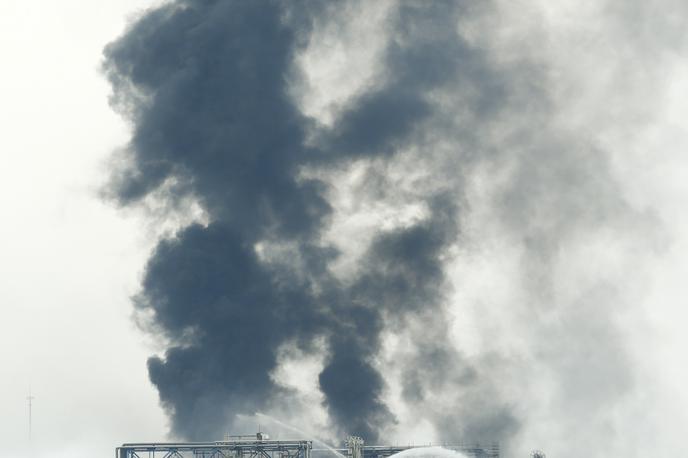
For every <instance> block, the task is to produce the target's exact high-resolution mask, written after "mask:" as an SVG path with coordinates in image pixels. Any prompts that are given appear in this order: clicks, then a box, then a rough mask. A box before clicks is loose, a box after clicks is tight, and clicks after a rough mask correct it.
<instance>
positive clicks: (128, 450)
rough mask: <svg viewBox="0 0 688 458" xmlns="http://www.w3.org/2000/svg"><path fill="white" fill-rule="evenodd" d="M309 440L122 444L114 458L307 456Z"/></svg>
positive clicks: (290, 457)
mask: <svg viewBox="0 0 688 458" xmlns="http://www.w3.org/2000/svg"><path fill="white" fill-rule="evenodd" d="M312 448H313V445H312V442H311V441H269V440H253V441H245V440H239V441H220V442H186V443H137V444H124V445H122V446H121V447H117V449H116V450H115V458H311V449H312Z"/></svg>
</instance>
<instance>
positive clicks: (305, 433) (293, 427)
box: [255, 412, 347, 458]
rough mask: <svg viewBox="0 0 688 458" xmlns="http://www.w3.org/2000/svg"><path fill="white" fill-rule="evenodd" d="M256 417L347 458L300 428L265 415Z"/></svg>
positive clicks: (259, 414)
mask: <svg viewBox="0 0 688 458" xmlns="http://www.w3.org/2000/svg"><path fill="white" fill-rule="evenodd" d="M255 415H256V416H257V417H262V418H265V419H267V420H269V421H271V422H273V423H275V424H278V425H280V426H282V427H284V428H286V429H290V430H292V431H294V432H296V433H299V434H301V435H302V436H304V437H306V438H308V439H311V440H312V441H313V442H317V443H318V444H320V445H322V446H323V447H325V448H326V449H327V450H328V451H330V452H332V453H333V454H334V455H336V456H338V457H339V458H347V457H346V456H344V455H342V454H341V453H339V452H338V451H337V450H335V448H334V447H332V446H331V445H329V444H327V443H325V442H323V441H321V440H320V439H318V438H316V437H315V436H313V434H310V433H307V432H306V431H303V430H301V429H299V428H297V427H295V426H292V425H290V424H288V423H285V422H283V421H281V420H278V419H277V418H275V417H271V416H270V415H266V414H264V413H260V412H256V414H255Z"/></svg>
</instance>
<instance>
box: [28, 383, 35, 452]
mask: <svg viewBox="0 0 688 458" xmlns="http://www.w3.org/2000/svg"><path fill="white" fill-rule="evenodd" d="M34 399H36V398H35V397H34V396H31V387H29V395H28V396H27V397H26V400H27V401H29V443H31V402H32V401H33V400H34Z"/></svg>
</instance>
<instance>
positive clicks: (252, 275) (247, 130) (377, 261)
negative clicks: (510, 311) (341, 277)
mask: <svg viewBox="0 0 688 458" xmlns="http://www.w3.org/2000/svg"><path fill="white" fill-rule="evenodd" d="M284 8H285V7H284V5H283V4H280V3H273V2H251V3H248V2H175V3H171V4H168V5H166V6H163V7H161V8H158V9H156V10H154V11H151V12H149V13H147V14H146V15H145V16H144V17H143V18H141V19H140V20H139V21H138V22H137V23H136V24H135V25H134V26H133V27H132V28H131V29H130V30H129V31H128V32H127V33H126V34H125V36H124V37H122V38H121V39H120V40H118V41H117V42H115V43H113V44H111V45H109V46H108V48H107V50H106V56H107V64H106V71H107V74H108V76H109V78H110V80H111V82H112V84H113V87H114V89H115V95H114V103H115V105H116V106H119V107H123V110H125V113H127V114H128V116H129V117H130V118H131V119H132V120H133V121H134V128H135V129H134V134H133V137H132V140H131V143H130V145H129V148H128V157H127V164H126V167H125V168H123V170H121V172H120V173H119V174H118V175H117V176H116V177H115V182H114V184H113V189H114V192H115V193H116V195H117V197H118V198H119V200H120V201H121V202H122V203H123V204H127V205H128V204H131V203H135V202H136V201H138V200H140V199H142V198H144V197H145V196H146V195H148V194H150V193H152V192H154V191H156V190H160V189H161V188H164V187H165V186H167V188H164V189H165V194H164V196H165V198H167V199H170V200H171V201H178V200H181V199H182V198H184V197H187V196H188V195H191V196H192V197H193V198H195V199H197V200H198V202H199V203H200V204H201V205H202V207H203V208H204V210H205V211H206V212H207V215H208V218H209V220H210V223H209V224H208V225H207V226H205V227H204V226H201V225H198V224H194V225H192V226H190V227H188V228H185V229H183V230H181V231H180V232H179V233H178V234H176V235H175V236H174V237H173V238H172V239H169V240H163V241H161V242H160V244H159V246H158V247H157V248H156V250H155V252H154V253H153V255H152V257H151V259H150V261H149V263H148V266H147V269H146V275H145V279H144V282H143V290H142V292H141V294H140V296H139V297H138V299H137V307H139V308H141V309H144V310H151V311H153V312H154V316H155V323H156V326H157V327H158V328H159V329H160V330H161V331H162V332H163V333H164V334H165V335H166V336H167V338H169V339H170V341H171V342H172V346H171V347H170V348H169V349H168V351H167V352H166V354H165V356H164V358H163V359H161V358H157V357H153V358H151V359H150V361H149V372H150V376H151V380H152V381H153V383H154V384H155V385H156V386H157V387H158V390H159V392H160V397H161V400H162V402H163V404H164V405H165V406H166V407H167V408H168V409H169V411H170V413H171V415H172V419H173V430H174V432H175V433H176V434H179V435H183V436H186V437H189V438H194V439H195V438H207V437H208V436H212V435H218V434H220V433H221V432H222V431H223V430H224V429H225V428H226V421H223V420H227V419H229V420H231V418H233V416H234V415H236V414H241V413H252V412H254V411H256V410H260V409H264V408H265V407H266V404H267V403H269V402H270V399H271V398H274V397H276V396H279V394H280V388H279V387H277V386H276V385H275V383H274V382H273V381H272V379H271V378H270V373H271V371H272V370H273V369H274V368H275V367H276V363H277V361H276V355H277V351H278V349H279V347H280V346H281V345H283V344H285V343H288V342H291V341H296V342H298V344H299V345H301V346H303V347H304V348H308V346H309V345H310V344H311V342H313V341H314V339H315V338H316V337H318V336H325V337H326V338H327V342H328V355H329V356H328V360H327V363H326V366H325V368H324V369H323V371H322V373H321V374H320V377H319V383H320V387H321V389H322V392H323V393H324V394H325V397H326V403H327V408H328V410H329V411H330V414H331V416H332V418H333V420H334V422H335V424H336V425H337V427H338V428H340V429H341V431H342V432H346V433H352V434H360V435H362V436H364V437H366V438H367V439H368V440H372V441H375V440H376V439H377V434H378V431H379V430H380V428H381V427H383V426H385V425H386V424H389V422H391V421H393V415H392V414H391V413H390V411H389V409H388V408H387V407H386V406H385V405H384V403H383V401H382V392H383V389H384V380H383V378H382V376H381V375H380V373H379V372H378V371H377V369H376V368H375V367H374V366H373V359H374V357H375V355H376V354H377V352H378V351H379V348H380V334H381V331H382V329H383V327H384V323H383V315H382V313H383V311H385V310H386V311H389V312H390V313H403V312H404V311H413V310H415V309H422V308H425V307H435V306H436V302H437V301H438V300H439V299H440V296H441V292H440V291H441V282H442V276H443V274H442V268H441V263H440V260H439V253H440V252H441V250H442V247H443V246H444V245H445V244H446V243H447V242H448V241H449V240H450V239H451V238H452V235H453V230H452V229H451V228H452V227H453V225H454V219H455V218H454V209H453V207H452V204H451V202H449V201H448V199H446V198H444V199H440V198H435V199H434V200H433V204H432V205H433V206H434V207H437V208H433V210H432V216H431V220H430V221H424V222H423V223H422V224H420V225H417V226H413V227H410V228H407V229H404V230H398V231H394V232H392V233H390V234H384V235H380V236H378V238H377V239H376V241H375V242H374V243H373V245H372V246H371V248H370V250H369V253H368V254H367V255H366V256H365V259H364V260H363V262H362V268H361V272H360V274H359V279H358V280H357V281H355V282H354V284H353V285H351V286H345V285H342V284H340V283H339V282H338V280H336V279H335V278H334V277H332V275H331V274H330V273H329V272H328V265H327V263H328V261H327V260H328V259H333V258H334V257H335V256H336V252H335V251H334V250H333V249H332V248H330V247H327V246H325V245H323V244H322V243H321V242H320V234H321V231H322V229H323V227H324V225H325V224H326V223H327V217H328V214H329V213H330V207H329V205H328V203H327V200H326V199H325V193H324V191H325V189H326V184H325V183H323V182H321V181H318V180H315V179H310V180H304V179H301V178H299V177H298V176H297V174H298V172H299V168H300V167H302V166H304V165H308V164H310V163H313V164H318V165H319V166H323V164H324V166H325V167H336V165H337V164H338V163H340V162H341V161H346V160H350V159H351V158H361V157H365V156H371V157H373V156H376V155H379V154H386V155H391V154H393V153H394V151H395V149H397V148H398V147H399V145H401V144H403V143H404V142H406V141H407V140H408V137H409V136H410V135H412V133H413V130H414V126H415V125H417V124H419V123H422V122H423V120H424V119H426V118H427V117H428V115H429V114H430V113H431V111H432V110H431V106H430V103H429V102H428V100H427V99H426V97H425V92H426V91H428V90H429V89H430V88H432V87H435V86H437V85H438V84H440V83H441V82H442V81H443V80H444V79H446V78H448V77H449V76H450V75H451V71H450V69H449V68H446V67H447V65H449V64H448V63H446V62H445V60H446V57H447V56H446V54H448V53H449V52H450V51H447V52H445V53H440V54H438V55H435V54H434V50H437V49H440V45H441V42H443V41H446V39H447V36H446V32H447V31H446V30H445V31H443V32H442V33H440V34H439V35H438V36H430V37H424V36H422V35H424V34H425V32H423V33H421V36H419V37H415V36H413V33H411V32H410V31H406V30H403V28H404V27H406V28H414V27H424V25H423V21H426V22H427V21H428V20H437V19H438V13H440V12H444V13H450V14H453V7H451V5H448V4H447V5H441V7H440V6H439V4H438V5H434V6H432V7H428V8H426V7H419V6H414V7H412V8H403V9H402V11H401V14H400V17H399V18H398V19H397V20H398V24H399V27H400V31H399V36H398V38H399V39H400V41H401V40H407V41H409V43H403V42H400V43H396V44H395V45H393V46H391V48H390V50H389V52H388V53H387V54H388V60H389V63H390V64H389V65H390V68H391V70H392V72H393V74H394V77H393V78H391V79H390V81H388V82H386V83H384V84H382V85H381V87H379V88H377V89H376V90H374V91H372V92H371V93H368V94H365V95H364V96H363V97H361V98H360V99H359V100H357V101H356V103H355V104H354V106H352V107H351V108H349V109H348V111H347V112H346V113H345V114H344V115H343V116H342V119H341V121H340V122H338V123H337V125H336V126H335V128H334V129H332V130H331V131H329V132H324V133H322V135H319V136H318V138H319V139H320V140H319V142H316V143H317V145H316V146H315V147H312V146H311V147H309V146H307V145H306V142H305V132H306V130H307V129H308V127H309V126H310V125H311V124H312V123H310V122H309V121H308V120H307V119H305V118H304V117H303V116H302V115H301V114H300V112H299V110H298V109H297V108H296V106H295V104H294V102H293V101H292V100H291V99H290V98H289V97H288V95H287V87H286V83H287V77H288V76H289V75H290V73H291V72H292V60H293V58H294V54H295V52H296V51H297V50H298V49H299V46H300V44H299V36H301V35H303V34H304V33H307V32H308V21H307V20H306V21H304V20H303V19H301V20H300V21H299V23H295V22H294V21H291V22H289V23H287V22H286V19H285V17H286V13H287V11H285V9H284ZM304 11H305V10H298V11H297V12H296V14H298V15H300V16H302V15H303V14H302V13H303V12H304ZM416 22H417V23H416ZM425 25H427V24H425ZM446 26H448V24H447V25H446ZM433 35H436V34H433ZM426 51H431V52H432V53H431V52H426ZM419 70H422V71H421V72H419ZM447 225H449V229H448V228H447ZM263 241H269V242H272V243H278V244H292V246H294V247H295V251H296V252H297V253H299V257H300V259H301V261H300V269H297V270H300V272H299V274H298V275H297V274H296V273H294V272H292V270H293V267H292V266H290V265H289V263H288V260H284V259H283V260H278V261H277V262H271V263H269V262H262V261H261V259H259V255H258V253H257V250H256V246H257V244H258V243H260V242H263ZM175 342H176V343H175Z"/></svg>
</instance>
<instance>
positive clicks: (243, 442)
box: [115, 433, 499, 458]
mask: <svg viewBox="0 0 688 458" xmlns="http://www.w3.org/2000/svg"><path fill="white" fill-rule="evenodd" d="M266 439H267V436H265V435H263V434H262V433H259V434H258V435H257V436H227V437H226V438H225V440H224V441H218V442H183V443H181V442H180V443H157V442H156V443H136V444H123V445H122V446H121V447H117V449H116V452H115V458H311V454H312V452H314V453H313V454H314V457H313V458H318V457H325V456H327V458H331V456H332V455H331V452H332V450H329V449H313V444H312V441H305V440H301V441H294V440H287V441H280V440H266ZM423 447H428V445H408V446H391V445H364V441H363V439H361V438H360V437H355V436H351V437H349V438H348V439H347V440H346V448H343V449H334V451H335V452H338V453H340V454H341V455H342V456H346V457H347V458H387V457H389V456H391V455H394V454H395V453H399V452H403V451H404V450H409V449H414V448H423ZM442 447H443V448H445V449H449V450H455V451H457V452H461V453H463V454H464V455H466V456H467V457H469V458H499V445H497V444H492V445H489V446H481V445H442Z"/></svg>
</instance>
